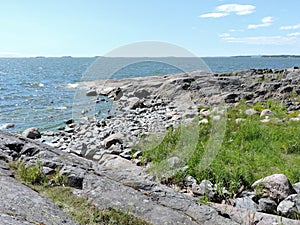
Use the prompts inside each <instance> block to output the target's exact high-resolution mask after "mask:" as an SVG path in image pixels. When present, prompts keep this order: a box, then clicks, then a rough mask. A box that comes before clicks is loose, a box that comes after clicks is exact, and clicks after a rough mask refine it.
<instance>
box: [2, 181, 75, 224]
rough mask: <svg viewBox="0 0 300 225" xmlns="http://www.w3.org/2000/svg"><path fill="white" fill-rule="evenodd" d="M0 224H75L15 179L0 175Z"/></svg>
mask: <svg viewBox="0 0 300 225" xmlns="http://www.w3.org/2000/svg"><path fill="white" fill-rule="evenodd" d="M0 224H3V225H7V224H14V225H15V224H45V225H52V224H66V225H67V224H68V225H75V224H76V223H75V222H73V221H72V220H71V219H70V218H69V217H68V216H66V214H65V213H64V212H62V211H61V209H60V208H59V207H58V206H56V205H54V204H53V203H52V202H51V201H49V200H48V199H46V198H44V197H42V196H40V195H39V194H38V193H37V192H35V191H33V190H31V189H30V188H28V187H26V186H25V185H22V184H20V183H18V182H17V181H16V180H15V179H13V178H11V177H7V176H0Z"/></svg>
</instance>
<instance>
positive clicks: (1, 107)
mask: <svg viewBox="0 0 300 225" xmlns="http://www.w3.org/2000/svg"><path fill="white" fill-rule="evenodd" d="M95 60H97V59H96V58H71V57H62V58H43V57H39V58H0V129H4V127H5V126H6V125H7V124H14V125H15V127H14V128H11V129H9V131H10V132H22V131H23V130H24V129H26V128H28V127H38V128H40V129H41V130H51V129H57V128H58V127H59V126H61V125H62V124H63V122H64V121H65V120H67V119H70V118H72V106H73V99H74V93H75V90H76V87H77V84H78V83H79V82H80V81H81V79H82V75H83V74H85V73H86V71H87V70H88V68H89V67H90V66H91V65H93V63H94V62H95ZM98 60H99V59H98ZM100 60H101V59H100ZM174 60H176V59H174ZM203 61H204V62H205V63H206V64H207V66H208V68H210V69H211V71H213V72H232V71H237V70H246V69H252V68H273V69H281V68H286V67H294V66H300V58H299V57H290V58H285V57H272V58H268V57H263V58H261V57H212V58H203ZM181 63H185V62H183V61H181ZM190 68H191V69H190V70H193V68H194V67H193V66H191V67H190ZM196 68H197V67H196ZM178 72H181V70H180V69H178V68H176V67H174V66H170V65H166V64H163V63H156V62H153V61H145V62H142V63H139V64H136V65H134V66H127V67H125V68H123V69H121V70H120V71H116V73H115V74H114V76H113V78H123V77H135V76H151V75H166V74H172V73H178Z"/></svg>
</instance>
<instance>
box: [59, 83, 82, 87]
mask: <svg viewBox="0 0 300 225" xmlns="http://www.w3.org/2000/svg"><path fill="white" fill-rule="evenodd" d="M78 86H79V84H78V83H75V84H71V83H70V84H66V85H63V87H65V88H77V87H78Z"/></svg>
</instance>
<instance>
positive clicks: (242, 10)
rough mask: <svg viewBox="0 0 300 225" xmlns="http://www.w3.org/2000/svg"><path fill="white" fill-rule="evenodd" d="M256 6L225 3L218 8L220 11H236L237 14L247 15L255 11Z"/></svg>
mask: <svg viewBox="0 0 300 225" xmlns="http://www.w3.org/2000/svg"><path fill="white" fill-rule="evenodd" d="M255 8H256V7H255V6H253V5H239V4H225V5H220V6H218V7H217V8H216V11H218V12H226V13H236V14H237V15H247V14H251V13H254V11H255Z"/></svg>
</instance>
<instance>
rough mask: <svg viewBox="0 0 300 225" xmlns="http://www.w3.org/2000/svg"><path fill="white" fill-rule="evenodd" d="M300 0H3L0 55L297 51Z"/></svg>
mask: <svg viewBox="0 0 300 225" xmlns="http://www.w3.org/2000/svg"><path fill="white" fill-rule="evenodd" d="M299 9H300V1H299V0H284V1H282V0H230V1H229V0H186V1H183V0H151V1H150V0H126V1H124V0H36V1H34V0H0V27H1V32H0V57H3V56H4V57H22V56H40V55H44V56H63V55H72V56H95V55H103V54H106V53H107V52H109V51H111V50H112V49H114V48H116V47H119V46H122V45H126V44H130V43H133V42H138V41H145V40H155V41H163V42H168V43H172V44H176V45H179V46H181V47H183V48H186V49H188V50H190V51H191V52H193V53H195V54H196V55H197V56H229V55H259V54H300V14H299Z"/></svg>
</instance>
